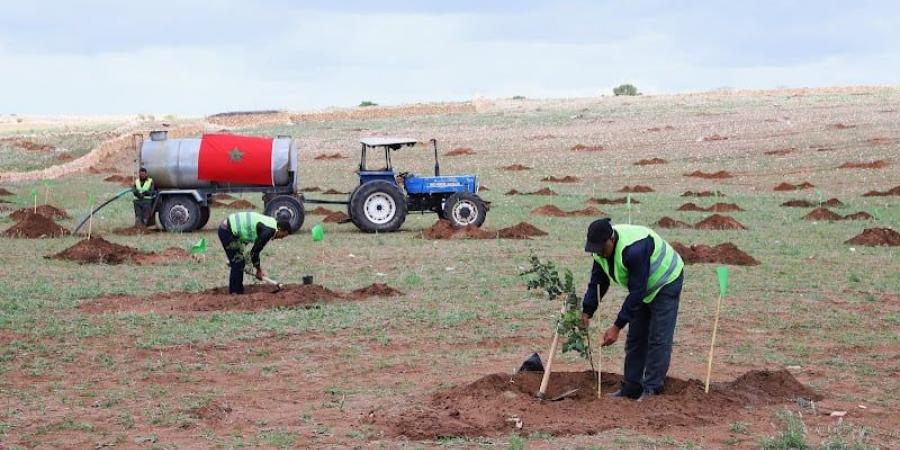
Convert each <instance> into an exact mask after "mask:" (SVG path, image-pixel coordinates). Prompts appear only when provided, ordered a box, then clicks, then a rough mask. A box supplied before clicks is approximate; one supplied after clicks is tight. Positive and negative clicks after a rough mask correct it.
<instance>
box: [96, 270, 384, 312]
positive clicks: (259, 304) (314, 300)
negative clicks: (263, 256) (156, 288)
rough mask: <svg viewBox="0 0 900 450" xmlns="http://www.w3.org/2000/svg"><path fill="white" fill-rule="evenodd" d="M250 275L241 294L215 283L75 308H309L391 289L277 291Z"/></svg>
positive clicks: (292, 286) (302, 287)
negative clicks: (211, 286)
mask: <svg viewBox="0 0 900 450" xmlns="http://www.w3.org/2000/svg"><path fill="white" fill-rule="evenodd" d="M223 276H224V274H223ZM251 278H252V277H251V276H249V275H248V276H245V277H244V281H245V287H244V295H229V294H228V288H227V287H219V288H215V289H209V290H206V291H202V292H168V293H163V294H156V295H152V296H147V297H138V296H108V297H101V298H99V299H97V300H96V301H93V302H89V303H84V304H82V305H81V306H80V307H79V309H80V310H82V311H85V312H91V313H108V312H122V311H134V312H158V313H166V312H214V311H261V310H267V309H275V308H294V307H305V308H311V307H315V306H316V305H317V304H320V303H323V302H334V301H350V300H363V299H366V298H369V297H371V296H372V295H384V293H387V292H388V291H389V290H392V289H390V288H389V287H387V286H384V287H381V286H378V287H374V288H373V287H372V286H369V287H368V288H363V289H360V290H357V291H354V293H347V294H345V293H341V292H336V291H332V290H330V289H328V288H326V287H323V286H320V285H318V284H286V285H284V286H282V289H281V290H280V291H277V290H276V288H275V287H274V286H270V285H266V284H252V283H253V282H252V281H249V280H248V279H251ZM395 292H396V294H395V295H402V294H400V293H399V291H395ZM379 293H380V294H379Z"/></svg>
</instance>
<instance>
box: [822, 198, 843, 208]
mask: <svg viewBox="0 0 900 450" xmlns="http://www.w3.org/2000/svg"><path fill="white" fill-rule="evenodd" d="M822 206H827V207H829V208H840V207H841V206H844V202H842V201H840V200H838V199H836V198H829V199H828V200H826V201H825V202H824V203H822Z"/></svg>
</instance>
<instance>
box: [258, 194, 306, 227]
mask: <svg viewBox="0 0 900 450" xmlns="http://www.w3.org/2000/svg"><path fill="white" fill-rule="evenodd" d="M265 212H266V215H267V216H271V217H274V218H275V220H287V221H288V222H290V223H291V233H294V232H296V231H297V230H299V229H300V227H302V226H303V220H304V218H305V217H304V211H303V202H301V201H300V200H298V199H297V198H296V197H291V196H290V195H278V196H275V197H272V199H270V200H269V201H268V202H266V210H265Z"/></svg>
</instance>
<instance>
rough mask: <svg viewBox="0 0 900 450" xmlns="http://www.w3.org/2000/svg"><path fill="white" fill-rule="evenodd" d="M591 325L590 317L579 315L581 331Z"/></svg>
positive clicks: (584, 314)
mask: <svg viewBox="0 0 900 450" xmlns="http://www.w3.org/2000/svg"><path fill="white" fill-rule="evenodd" d="M590 324H591V316H589V315H587V313H585V312H583V313H581V329H582V330H583V329H586V328H587V327H588V326H589V325H590Z"/></svg>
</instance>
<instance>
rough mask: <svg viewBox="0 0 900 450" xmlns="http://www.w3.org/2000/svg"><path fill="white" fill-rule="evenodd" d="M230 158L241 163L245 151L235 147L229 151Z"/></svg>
mask: <svg viewBox="0 0 900 450" xmlns="http://www.w3.org/2000/svg"><path fill="white" fill-rule="evenodd" d="M228 159H229V160H230V161H231V162H233V163H240V162H241V161H243V160H244V152H242V151H241V149H239V148H237V147H235V148H233V149H231V151H229V152H228Z"/></svg>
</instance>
